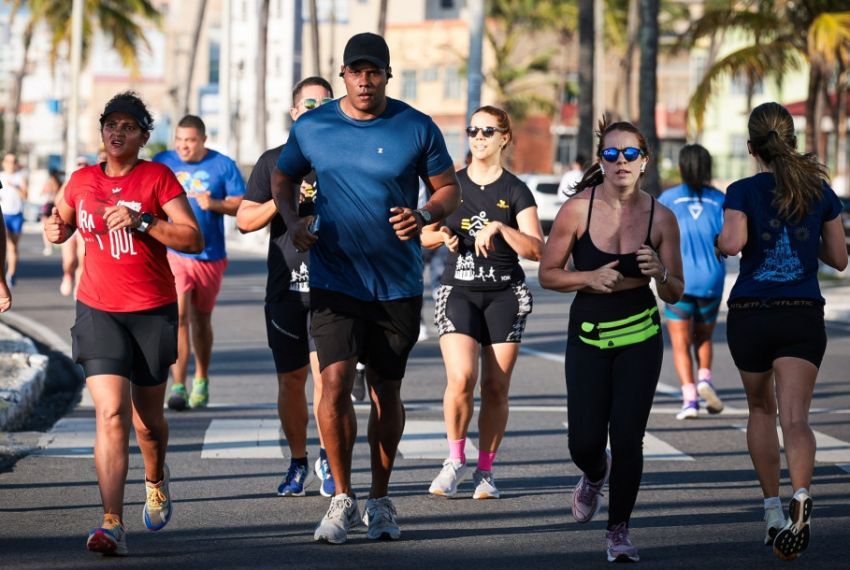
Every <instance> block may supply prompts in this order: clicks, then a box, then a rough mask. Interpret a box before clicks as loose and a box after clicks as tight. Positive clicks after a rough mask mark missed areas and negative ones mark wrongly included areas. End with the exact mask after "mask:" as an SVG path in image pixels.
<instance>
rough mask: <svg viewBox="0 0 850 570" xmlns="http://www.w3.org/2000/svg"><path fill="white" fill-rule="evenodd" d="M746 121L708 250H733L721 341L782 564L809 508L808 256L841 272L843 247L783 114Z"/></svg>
mask: <svg viewBox="0 0 850 570" xmlns="http://www.w3.org/2000/svg"><path fill="white" fill-rule="evenodd" d="M747 126H748V129H749V135H750V140H749V141H748V143H747V146H748V147H749V150H750V154H752V155H753V156H755V157H756V161H757V162H758V164H759V167H760V168H759V170H760V171H761V172H760V173H759V174H756V175H755V176H752V177H750V178H744V179H743V180H739V181H737V182H735V183H733V184H732V185H731V186H729V188H728V189H727V191H726V206H725V207H726V219H725V220H724V223H723V231H722V232H721V234H720V237H719V238H718V242H717V246H718V249H719V251H720V252H721V253H723V254H726V255H737V254H738V253H739V252H740V253H741V254H742V256H741V270H740V273H739V274H738V279H737V281H736V282H735V286H734V287H733V288H732V292H731V293H730V295H729V303H728V305H729V315H728V317H727V321H726V338H727V340H728V342H729V350H730V352H731V353H732V359H733V360H734V361H735V366H737V367H738V370H739V372H740V374H741V380H742V381H743V384H744V390H745V391H746V393H747V405H748V407H749V411H750V415H749V419H748V420H747V446H748V448H749V451H750V458H751V459H752V461H753V466H754V467H755V470H756V475H757V476H758V479H759V483H760V484H761V489H762V493H763V494H764V509H765V517H764V518H765V521H766V522H767V534H766V537H765V544H771V543H772V544H773V552H774V554H776V555H777V556H778V557H779V558H781V559H783V560H792V559H794V558H796V557H797V556H798V555H799V554H800V552H802V551H803V550H805V549H806V547H807V546H808V544H809V535H810V527H809V520H810V518H811V514H812V499H811V496H810V495H809V486H810V485H811V482H812V471H813V470H814V459H815V447H816V445H815V438H814V435H813V434H812V429H811V428H810V427H809V425H808V418H809V406H810V405H811V401H812V393H813V392H814V387H815V380H816V379H817V375H818V368H819V367H820V364H821V360H822V359H823V355H824V353H825V352H826V330H825V328H824V317H823V304H824V299H823V297H822V296H821V293H820V287H819V285H818V277H817V271H818V260H820V261H823V262H824V263H826V264H827V265H830V266H831V267H834V268H835V269H838V270H839V271H843V270H844V269H845V268H846V267H847V249H846V246H845V242H844V228H843V226H842V223H841V217H840V215H839V214H840V213H841V203H840V202H839V200H838V198H837V197H836V195H835V192H833V191H832V189H831V188H830V187H829V186H828V185H827V184H826V180H827V170H826V167H825V166H823V165H822V164H820V163H819V162H818V161H817V159H816V158H815V157H814V156H813V155H808V154H805V155H804V154H800V153H798V152H797V150H796V146H797V137H796V136H795V135H794V121H793V119H792V118H791V114H790V113H789V112H788V110H787V109H785V108H784V107H783V106H782V105H779V104H778V103H764V104H762V105H759V106H758V107H756V108H755V109H753V112H752V113H751V114H750V119H749V123H748V125H747ZM777 410H778V411H779V423H780V426H781V427H782V439H783V443H784V446H785V458H786V460H787V462H788V474H789V476H790V478H791V485H792V488H793V489H794V490H795V492H794V496H793V498H792V499H791V503H790V505H789V513H788V515H789V517H788V520H787V522H786V521H785V518H784V514H783V512H782V503H781V502H780V500H779V476H780V469H779V468H780V464H781V462H780V454H779V441H778V438H777V436H776V416H777Z"/></svg>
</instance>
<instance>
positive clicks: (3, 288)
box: [0, 182, 12, 313]
mask: <svg viewBox="0 0 850 570" xmlns="http://www.w3.org/2000/svg"><path fill="white" fill-rule="evenodd" d="M2 190H3V183H2V182H0V192H2ZM5 263H6V223H5V222H4V220H3V210H2V207H0V267H3V265H4V264H5ZM11 308H12V293H11V292H10V291H9V285H8V284H7V283H6V274H5V273H0V313H5V312H6V311H8V310H9V309H11Z"/></svg>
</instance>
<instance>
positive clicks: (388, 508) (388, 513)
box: [363, 497, 401, 540]
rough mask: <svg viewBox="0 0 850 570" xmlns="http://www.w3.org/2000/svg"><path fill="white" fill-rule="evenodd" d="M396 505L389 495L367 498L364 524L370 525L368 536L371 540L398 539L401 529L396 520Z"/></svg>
mask: <svg viewBox="0 0 850 570" xmlns="http://www.w3.org/2000/svg"><path fill="white" fill-rule="evenodd" d="M395 517H396V512H395V505H393V502H392V501H391V500H390V498H389V497H381V498H380V499H367V500H366V512H365V513H364V514H363V524H365V525H366V526H367V527H368V530H367V531H366V538H368V539H369V540H379V539H382V538H383V539H387V540H398V539H399V538H400V537H401V529H400V528H398V523H397V522H396V519H395Z"/></svg>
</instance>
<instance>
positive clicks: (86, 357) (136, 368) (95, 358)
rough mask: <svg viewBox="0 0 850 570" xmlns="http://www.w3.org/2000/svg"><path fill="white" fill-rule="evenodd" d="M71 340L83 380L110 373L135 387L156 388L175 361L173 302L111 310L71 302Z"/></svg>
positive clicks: (175, 315)
mask: <svg viewBox="0 0 850 570" xmlns="http://www.w3.org/2000/svg"><path fill="white" fill-rule="evenodd" d="M71 338H72V340H73V359H74V362H76V363H78V364H81V365H82V366H83V368H84V369H85V372H86V377H87V378H88V377H91V376H98V375H101V374H114V375H117V376H123V377H124V378H128V379H129V380H130V382H132V383H133V384H136V385H137V386H157V385H159V384H162V383H164V382H166V381H167V380H168V369H169V367H170V366H171V365H172V364H174V361H176V360H177V303H170V304H168V305H163V306H161V307H155V308H153V309H148V310H145V311H135V312H129V313H112V312H107V311H101V310H99V309H95V308H93V307H89V306H88V305H86V304H84V303H81V302H79V301H77V320H76V322H75V323H74V326H73V327H71Z"/></svg>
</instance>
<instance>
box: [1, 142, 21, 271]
mask: <svg viewBox="0 0 850 570" xmlns="http://www.w3.org/2000/svg"><path fill="white" fill-rule="evenodd" d="M0 184H2V190H0V208H2V209H3V217H4V219H5V224H6V282H7V283H8V284H9V286H10V287H14V286H15V283H16V282H17V280H18V242H19V241H20V240H21V233H22V232H23V228H24V205H25V204H26V201H27V195H28V190H27V175H26V172H25V171H24V170H23V169H22V168H21V166H20V164H19V163H18V157H17V156H15V154H14V153H11V152H8V153H6V154H5V155H4V156H3V164H2V167H0Z"/></svg>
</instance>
